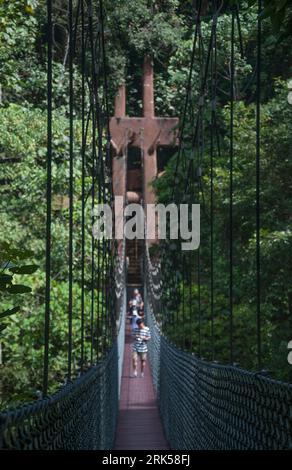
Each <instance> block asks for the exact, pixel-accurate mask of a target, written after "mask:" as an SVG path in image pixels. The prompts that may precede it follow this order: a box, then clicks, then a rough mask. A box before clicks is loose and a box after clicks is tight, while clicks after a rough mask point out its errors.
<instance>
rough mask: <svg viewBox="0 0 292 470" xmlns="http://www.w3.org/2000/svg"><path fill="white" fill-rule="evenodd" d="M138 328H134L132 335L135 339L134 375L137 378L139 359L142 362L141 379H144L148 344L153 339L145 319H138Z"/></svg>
mask: <svg viewBox="0 0 292 470" xmlns="http://www.w3.org/2000/svg"><path fill="white" fill-rule="evenodd" d="M136 325H137V326H136V328H134V330H133V332H132V335H133V337H134V343H133V374H134V377H137V375H138V372H137V367H138V358H139V359H140V362H141V377H144V369H145V364H146V359H147V352H148V346H147V342H148V341H149V340H150V338H151V334H150V330H149V328H148V327H147V326H145V323H144V319H143V318H138V320H137V321H136Z"/></svg>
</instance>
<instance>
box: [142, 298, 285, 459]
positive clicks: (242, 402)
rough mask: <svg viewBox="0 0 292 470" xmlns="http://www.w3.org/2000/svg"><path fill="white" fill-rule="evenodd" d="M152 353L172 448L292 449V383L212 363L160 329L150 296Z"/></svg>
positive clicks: (167, 433) (156, 386) (159, 396)
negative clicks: (195, 354)
mask: <svg viewBox="0 0 292 470" xmlns="http://www.w3.org/2000/svg"><path fill="white" fill-rule="evenodd" d="M145 309H146V314H147V324H148V326H149V327H150V329H151V333H152V340H151V342H150V343H149V358H150V362H151V369H152V375H153V381H154V386H155V389H156V392H157V396H158V400H159V407H160V413H161V416H162V420H163V425H164V429H165V434H166V438H167V440H168V442H169V444H170V447H171V448H172V449H195V450H199V449H202V450H204V449H208V450H212V449H213V450H215V449H219V450H221V449H222V450H232V449H238V450H244V449H249V450H267V449H270V450H280V449H292V385H289V384H285V383H282V382H277V381H275V380H272V379H270V378H268V377H265V376H263V375H260V374H257V373H253V372H249V371H246V370H243V369H240V368H237V367H233V366H225V365H224V366H223V365H218V364H215V363H208V362H205V361H202V360H200V359H198V358H197V357H195V356H194V355H192V354H190V353H187V352H184V351H182V350H180V349H178V348H177V347H176V346H174V345H173V344H172V343H171V342H170V341H169V340H168V339H167V338H166V337H165V336H163V335H162V334H161V332H160V329H159V327H158V325H157V323H156V321H155V317H154V313H153V310H152V307H151V303H150V302H149V298H148V299H146V302H145Z"/></svg>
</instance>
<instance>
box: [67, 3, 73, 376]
mask: <svg viewBox="0 0 292 470" xmlns="http://www.w3.org/2000/svg"><path fill="white" fill-rule="evenodd" d="M68 16H69V18H68V20H69V139H70V141H69V260H68V264H69V298H68V380H71V372H72V311H73V177H74V175H73V159H74V157H73V151H74V143H73V139H74V128H73V119H74V117H73V113H74V110H73V104H74V92H73V45H74V42H73V4H72V0H69V11H68Z"/></svg>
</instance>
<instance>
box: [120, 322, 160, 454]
mask: <svg viewBox="0 0 292 470" xmlns="http://www.w3.org/2000/svg"><path fill="white" fill-rule="evenodd" d="M125 341H126V344H125V353H124V364H123V373H122V383H121V398H120V410H119V418H118V427H117V438H116V445H115V449H116V450H121V449H126V450H134V449H136V450H158V449H161V450H164V449H168V448H169V447H168V445H167V442H166V440H165V437H164V433H163V428H162V423H161V420H160V416H159V412H158V407H157V402H156V399H155V395H154V389H153V384H152V377H151V372H150V368H149V364H148V361H147V364H146V368H145V375H144V377H143V378H141V377H140V369H139V366H138V377H137V378H135V377H132V373H133V371H132V338H131V333H130V327H129V326H127V331H126V340H125Z"/></svg>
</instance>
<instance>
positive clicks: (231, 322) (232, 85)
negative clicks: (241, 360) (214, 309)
mask: <svg viewBox="0 0 292 470" xmlns="http://www.w3.org/2000/svg"><path fill="white" fill-rule="evenodd" d="M231 16H232V18H231V58H230V136H229V138H230V148H229V165H230V167H229V343H230V344H229V348H230V363H231V364H232V363H233V359H234V357H233V356H234V354H233V159H234V142H233V139H234V72H235V70H234V66H235V64H234V53H235V50H234V43H235V35H234V31H235V11H234V7H232V12H231Z"/></svg>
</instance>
